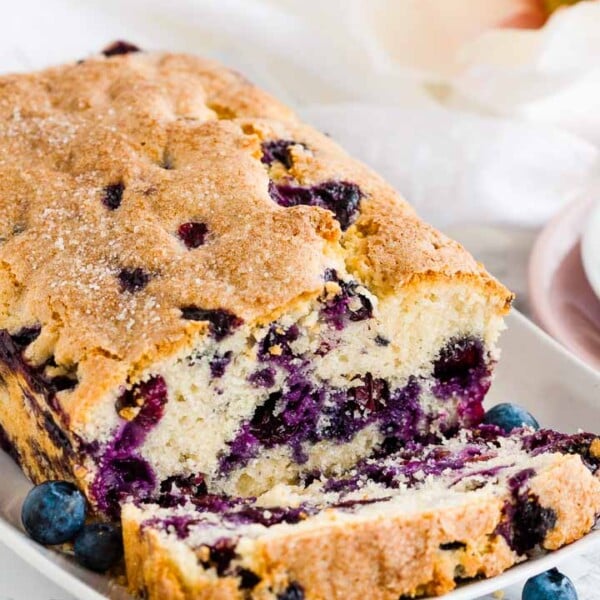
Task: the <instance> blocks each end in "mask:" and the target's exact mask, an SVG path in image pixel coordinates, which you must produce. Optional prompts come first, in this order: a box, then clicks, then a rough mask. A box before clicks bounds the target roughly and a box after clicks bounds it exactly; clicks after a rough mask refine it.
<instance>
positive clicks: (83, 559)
mask: <svg viewBox="0 0 600 600" xmlns="http://www.w3.org/2000/svg"><path fill="white" fill-rule="evenodd" d="M73 550H74V552H75V558H76V559H77V562H79V563H80V564H81V565H83V566H84V567H86V568H88V569H91V570H92V571H97V572H99V573H103V572H104V571H107V570H108V569H110V567H112V566H113V565H115V564H116V563H117V562H118V561H119V560H121V557H122V556H123V537H122V535H121V530H120V529H119V528H118V527H116V526H115V525H112V524H111V523H92V524H91V525H86V526H85V527H84V528H83V529H82V531H81V532H80V533H79V535H78V536H77V537H76V538H75V543H74V545H73Z"/></svg>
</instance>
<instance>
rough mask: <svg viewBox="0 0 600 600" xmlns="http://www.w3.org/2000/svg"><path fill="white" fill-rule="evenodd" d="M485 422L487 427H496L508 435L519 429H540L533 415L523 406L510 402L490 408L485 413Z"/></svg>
mask: <svg viewBox="0 0 600 600" xmlns="http://www.w3.org/2000/svg"><path fill="white" fill-rule="evenodd" d="M483 422H484V423H485V424H486V425H496V426H497V427H500V429H502V430H503V431H505V432H506V433H510V432H511V431H512V430H513V429H516V428H519V427H532V428H533V429H536V430H537V429H539V428H540V424H539V423H538V422H537V420H536V419H535V417H534V416H533V415H532V414H531V413H529V412H528V411H527V410H525V409H524V408H523V407H522V406H519V405H518V404H511V403H509V402H503V403H502V404H496V406H493V407H492V408H490V410H488V411H487V412H486V413H485V415H484V417H483Z"/></svg>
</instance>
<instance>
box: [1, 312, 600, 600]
mask: <svg viewBox="0 0 600 600" xmlns="http://www.w3.org/2000/svg"><path fill="white" fill-rule="evenodd" d="M508 325H509V327H508V331H506V332H505V334H504V336H503V338H502V349H503V357H502V360H501V361H500V364H499V366H498V369H497V376H496V380H495V382H494V385H493V386H492V390H491V391H490V394H489V397H488V401H487V402H488V404H493V403H497V402H499V401H515V402H518V403H520V404H522V405H524V406H526V407H527V408H529V410H531V411H532V412H533V414H535V415H536V417H537V418H538V420H539V421H540V423H541V424H542V425H543V426H546V427H553V428H556V429H560V430H562V431H568V432H575V431H576V430H577V429H578V428H580V427H582V428H588V429H594V428H596V429H599V425H600V404H599V402H598V398H599V397H600V395H599V394H598V392H599V390H600V375H598V374H597V373H596V372H595V371H594V370H592V369H591V368H589V367H587V366H586V365H585V364H584V363H582V362H581V361H579V360H578V359H577V358H574V357H572V356H571V355H570V354H568V353H567V352H566V351H565V350H563V348H562V347H561V346H560V345H559V344H557V343H556V342H554V341H553V340H552V339H551V338H550V337H548V336H547V335H546V334H545V333H543V332H542V331H541V330H540V329H538V328H537V327H535V326H534V325H533V324H532V323H531V322H529V321H528V320H527V319H525V317H523V316H522V315H520V314H519V313H517V312H516V311H515V312H513V314H512V315H511V316H510V317H509V318H508ZM0 473H1V474H2V485H0V539H1V540H2V541H3V542H4V543H5V544H6V545H7V546H9V547H10V548H12V549H13V550H14V552H16V553H17V554H18V555H20V556H21V557H22V558H23V559H24V560H25V561H26V562H28V563H29V564H30V565H32V566H33V567H35V568H36V569H38V570H39V571H40V572H42V573H43V574H44V575H46V576H47V577H48V578H50V579H51V580H53V581H54V582H55V583H57V584H58V585H60V586H62V587H63V588H65V589H66V590H68V591H69V592H70V593H71V594H73V595H74V596H75V597H76V598H79V599H80V600H102V599H104V598H106V597H110V598H114V599H116V600H126V599H129V598H130V596H129V595H128V594H127V593H126V592H125V590H124V589H123V588H122V587H120V586H118V585H116V584H114V583H112V582H110V581H109V580H108V578H107V577H103V576H101V575H96V574H94V573H91V572H90V571H86V570H84V569H82V568H80V567H78V566H77V565H75V564H74V563H73V562H72V561H71V560H70V559H69V558H67V557H65V556H64V555H61V554H59V553H58V552H54V551H52V550H48V549H46V548H43V547H41V546H39V545H37V544H35V543H34V542H32V541H31V540H30V539H28V538H27V537H26V536H25V535H24V534H23V533H22V530H21V527H20V522H19V514H20V507H21V503H22V500H23V498H24V496H25V494H26V493H27V490H28V489H29V487H30V484H29V483H28V482H27V480H26V479H25V477H24V476H23V475H22V474H21V472H20V471H19V469H18V468H17V467H16V465H15V464H14V463H13V462H12V460H11V459H10V458H9V457H8V456H7V455H6V454H4V453H2V452H0ZM595 544H597V545H599V546H600V530H596V531H593V532H592V533H591V534H589V535H588V536H586V537H585V538H583V539H582V540H580V541H578V542H575V543H574V544H571V545H569V546H567V547H565V548H563V549H561V550H558V551H556V552H554V553H550V554H546V555H543V556H541V557H539V558H535V559H532V560H530V561H528V562H526V563H523V564H521V565H519V566H516V567H514V568H512V569H510V570H509V571H507V572H505V573H504V574H502V575H499V576H498V577H494V578H493V579H488V580H483V581H475V582H471V583H465V584H463V585H461V586H460V587H459V588H458V589H457V590H455V591H453V592H451V593H450V594H448V595H447V596H444V598H445V600H474V599H475V598H480V597H481V596H484V595H486V594H489V593H491V592H493V591H495V590H499V589H502V588H506V587H508V586H511V585H513V584H515V583H518V582H521V581H523V580H525V579H527V578H528V577H531V576H532V575H535V574H537V573H540V572H542V571H545V570H546V569H549V568H551V567H553V566H555V565H557V564H559V563H560V562H562V561H563V560H565V559H567V558H570V557H573V556H574V555H577V554H579V553H581V552H583V551H586V550H589V549H590V548H591V546H592V545H595Z"/></svg>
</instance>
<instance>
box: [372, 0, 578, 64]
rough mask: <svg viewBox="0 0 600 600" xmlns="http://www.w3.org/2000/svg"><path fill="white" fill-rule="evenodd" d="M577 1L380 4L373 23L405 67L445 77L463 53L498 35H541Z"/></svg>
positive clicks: (402, 0)
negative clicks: (537, 31) (557, 13)
mask: <svg viewBox="0 0 600 600" xmlns="http://www.w3.org/2000/svg"><path fill="white" fill-rule="evenodd" d="M576 2H577V0H398V1H396V2H390V1H389V0H374V1H373V2H372V3H369V11H368V18H369V19H370V21H371V23H370V24H371V25H372V26H373V30H374V31H377V34H378V38H379V42H380V44H381V45H382V46H383V47H384V48H385V51H386V52H387V53H388V54H389V55H390V56H391V57H392V58H393V59H394V61H395V62H396V63H398V64H400V65H402V66H405V67H409V68H416V69H423V70H426V71H433V72H437V73H439V74H443V75H450V74H452V73H453V72H454V71H455V70H456V64H457V63H456V57H457V56H458V54H459V52H460V50H461V48H462V47H464V46H465V45H466V44H468V43H469V42H472V41H473V40H475V39H476V38H478V37H479V36H480V35H481V34H483V33H485V32H486V31H489V30H492V29H499V28H502V29H506V28H512V29H538V28H540V27H542V26H543V25H544V24H545V23H546V21H547V19H548V17H549V16H550V14H551V13H552V12H553V11H554V10H556V9H557V8H560V7H562V6H567V5H571V4H575V3H576Z"/></svg>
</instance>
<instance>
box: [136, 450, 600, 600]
mask: <svg viewBox="0 0 600 600" xmlns="http://www.w3.org/2000/svg"><path fill="white" fill-rule="evenodd" d="M531 492H532V493H535V494H537V495H538V497H539V501H540V503H541V504H542V506H544V507H547V508H552V509H553V510H554V511H555V512H556V515H557V522H556V525H555V527H554V529H552V530H551V531H550V532H548V534H547V535H546V538H545V540H544V543H543V546H544V547H546V548H552V549H555V548H558V547H560V546H562V545H564V544H566V543H569V542H571V541H573V540H576V539H579V538H580V537H582V536H583V535H585V534H586V533H587V532H588V531H589V530H590V528H591V527H592V525H593V523H594V518H595V516H596V515H597V514H599V513H600V481H599V480H598V479H597V478H595V477H594V476H592V474H591V473H590V472H589V471H588V470H587V469H586V468H585V467H584V465H583V463H582V462H581V459H580V458H579V457H578V456H573V455H566V456H556V460H555V463H554V464H553V466H552V467H551V468H549V469H547V470H545V471H544V472H542V473H541V474H539V475H537V476H536V477H534V479H533V480H532V482H531ZM565 492H566V493H565ZM506 499H507V498H502V497H497V498H489V497H487V498H485V499H481V498H479V499H477V498H473V499H472V501H471V502H467V503H465V504H462V505H460V506H456V507H452V508H447V507H446V508H444V509H439V510H433V511H430V512H424V513H419V514H417V515H402V516H398V517H386V516H385V515H383V516H381V517H380V518H377V519H375V518H374V519H372V520H369V521H367V522H358V523H353V524H352V525H348V524H347V522H345V523H343V524H338V525H336V524H335V523H333V524H332V525H330V526H324V527H323V528H321V529H318V530H312V531H309V532H305V533H302V534H299V535H296V536H294V535H293V534H292V535H288V536H285V537H274V538H271V539H268V538H267V539H266V540H259V541H258V542H257V545H258V546H259V549H258V550H257V551H256V552H255V554H256V555H257V557H256V558H255V559H254V561H253V570H254V571H255V572H256V573H257V574H258V575H259V576H260V577H261V580H262V582H261V584H260V585H259V586H258V587H257V588H256V589H255V590H254V591H253V596H252V597H253V598H256V599H261V600H262V599H264V600H273V599H274V597H275V594H277V593H280V592H281V591H282V590H284V589H285V588H286V586H287V585H288V584H289V583H290V582H292V581H297V582H300V584H301V585H302V586H303V587H304V590H305V593H306V598H307V600H325V599H327V600H330V599H332V598H343V599H345V600H360V599H362V598H373V599H374V600H397V598H398V597H399V596H400V595H406V596H409V597H412V596H417V595H438V594H443V593H446V592H448V591H450V590H452V589H453V588H454V587H455V586H456V583H457V578H460V579H469V578H473V577H477V576H485V577H493V576H495V575H497V574H499V573H501V572H502V571H504V570H506V569H507V568H509V567H510V566H512V565H513V564H515V563H516V562H519V561H520V560H523V558H524V557H519V556H518V555H517V554H515V552H513V551H512V550H511V549H510V548H509V547H508V545H507V543H506V541H505V540H504V538H503V537H502V536H500V535H497V534H495V530H496V528H497V526H498V524H499V523H500V521H501V519H502V507H503V504H504V501H505V500H506ZM138 525H139V524H138V523H137V522H136V521H135V520H134V519H131V520H130V519H128V513H127V512H125V515H124V539H125V548H126V560H127V569H128V578H129V582H130V587H131V589H132V591H137V592H139V591H140V590H146V591H147V593H148V598H150V600H154V599H157V600H158V599H159V598H160V599H161V600H163V599H166V600H169V599H177V600H197V599H202V600H213V599H217V598H219V599H225V598H227V599H228V600H229V599H231V600H241V599H242V598H244V597H245V596H244V595H243V593H242V592H240V591H239V590H238V589H237V588H236V587H235V586H234V587H230V582H232V581H235V580H234V579H233V578H227V577H223V578H220V579H218V580H217V579H215V578H214V576H209V575H207V574H206V572H204V571H203V570H202V569H201V568H200V567H197V568H195V569H194V570H193V571H194V572H190V571H189V570H188V571H186V572H182V570H181V565H180V564H178V563H177V562H176V560H174V557H173V556H172V555H170V554H169V552H168V551H167V550H166V549H165V546H164V544H163V542H162V541H161V539H160V537H159V534H158V533H157V532H156V531H155V530H152V528H143V529H140V528H139V526H138ZM456 541H460V542H463V543H464V544H466V546H465V547H464V548H458V549H454V550H444V549H442V548H441V547H440V546H441V545H442V544H449V543H452V542H456ZM213 590H214V591H213Z"/></svg>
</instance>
